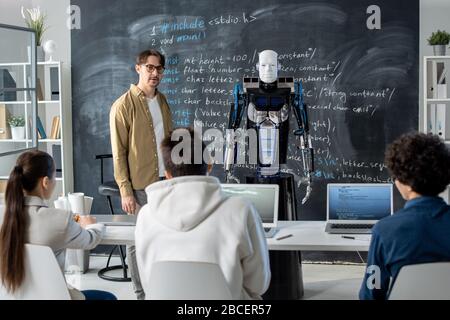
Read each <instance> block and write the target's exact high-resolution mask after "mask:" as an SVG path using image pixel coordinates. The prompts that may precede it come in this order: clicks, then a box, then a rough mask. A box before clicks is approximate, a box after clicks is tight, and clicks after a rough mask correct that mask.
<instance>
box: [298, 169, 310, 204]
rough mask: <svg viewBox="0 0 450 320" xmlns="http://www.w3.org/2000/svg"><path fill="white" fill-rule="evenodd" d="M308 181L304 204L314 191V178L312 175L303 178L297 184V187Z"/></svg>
mask: <svg viewBox="0 0 450 320" xmlns="http://www.w3.org/2000/svg"><path fill="white" fill-rule="evenodd" d="M303 182H304V183H306V194H305V196H304V197H303V199H302V205H303V204H305V203H306V201H308V199H309V197H310V196H311V192H312V186H311V185H312V179H311V176H308V177H305V178H302V179H300V180H298V184H297V188H300V186H301V185H302V183H303Z"/></svg>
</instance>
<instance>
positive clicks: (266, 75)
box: [256, 50, 281, 83]
mask: <svg viewBox="0 0 450 320" xmlns="http://www.w3.org/2000/svg"><path fill="white" fill-rule="evenodd" d="M280 68H281V65H280V64H279V63H278V53H276V52H275V51H273V50H264V51H261V52H260V53H259V61H258V63H257V64H256V69H257V70H258V71H259V78H260V79H261V81H262V82H265V83H272V82H275V81H276V80H277V78H278V70H280Z"/></svg>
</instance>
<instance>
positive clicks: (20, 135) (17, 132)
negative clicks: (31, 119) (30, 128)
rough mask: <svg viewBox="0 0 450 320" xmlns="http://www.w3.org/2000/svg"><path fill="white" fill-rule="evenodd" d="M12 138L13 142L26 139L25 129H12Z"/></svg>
mask: <svg viewBox="0 0 450 320" xmlns="http://www.w3.org/2000/svg"><path fill="white" fill-rule="evenodd" d="M11 137H12V139H13V140H22V139H25V127H11Z"/></svg>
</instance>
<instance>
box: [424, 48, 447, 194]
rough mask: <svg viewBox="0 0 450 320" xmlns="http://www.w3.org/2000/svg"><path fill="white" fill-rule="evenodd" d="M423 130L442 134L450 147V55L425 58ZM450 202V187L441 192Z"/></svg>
mask: <svg viewBox="0 0 450 320" xmlns="http://www.w3.org/2000/svg"><path fill="white" fill-rule="evenodd" d="M423 108H424V109H423V110H424V111H423V119H424V122H423V127H422V132H425V133H433V134H436V135H438V136H440V137H441V138H442V139H443V140H444V142H445V143H446V144H447V145H448V147H449V148H450V56H425V57H424V58H423ZM441 196H442V197H443V198H444V199H445V200H446V201H447V203H450V188H447V190H446V191H445V192H444V193H442V194H441Z"/></svg>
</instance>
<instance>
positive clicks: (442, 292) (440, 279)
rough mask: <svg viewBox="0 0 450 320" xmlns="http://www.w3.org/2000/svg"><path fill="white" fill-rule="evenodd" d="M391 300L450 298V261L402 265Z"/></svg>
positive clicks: (393, 287)
mask: <svg viewBox="0 0 450 320" xmlns="http://www.w3.org/2000/svg"><path fill="white" fill-rule="evenodd" d="M389 300H450V262H434V263H424V264H414V265H408V266H404V267H402V268H401V269H400V272H399V274H398V276H397V279H396V280H395V282H394V284H393V286H392V290H391V293H390V295H389Z"/></svg>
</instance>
